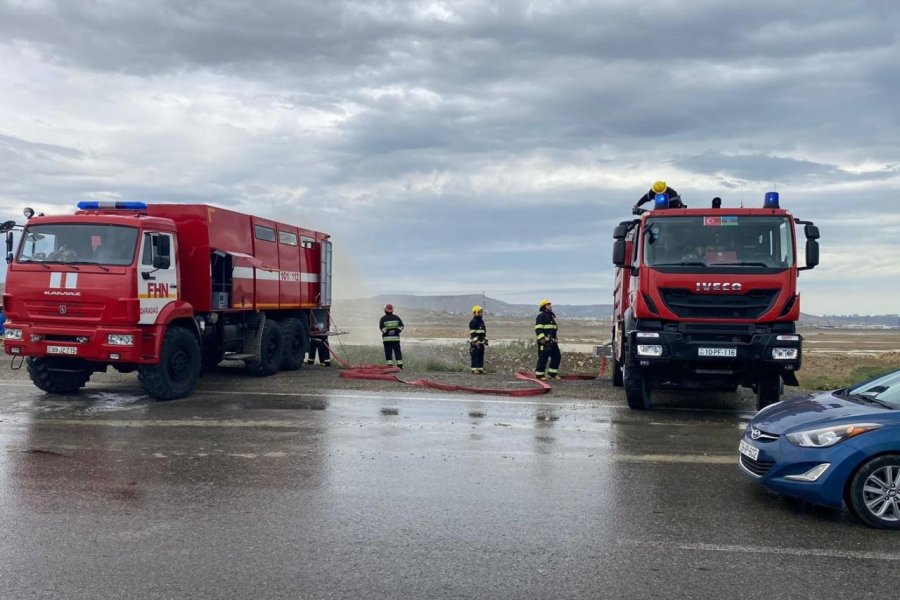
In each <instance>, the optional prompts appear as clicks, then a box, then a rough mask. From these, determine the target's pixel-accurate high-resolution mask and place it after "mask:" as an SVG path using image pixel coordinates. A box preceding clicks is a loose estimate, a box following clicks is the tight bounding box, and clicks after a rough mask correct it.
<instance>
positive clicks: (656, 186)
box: [651, 181, 669, 194]
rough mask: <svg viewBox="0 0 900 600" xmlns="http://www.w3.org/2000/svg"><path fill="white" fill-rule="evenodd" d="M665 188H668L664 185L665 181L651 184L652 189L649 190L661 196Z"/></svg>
mask: <svg viewBox="0 0 900 600" xmlns="http://www.w3.org/2000/svg"><path fill="white" fill-rule="evenodd" d="M667 187H669V186H667V185H666V182H665V181H657V182H656V183H654V184H653V188H651V189H652V190H653V191H654V192H656V193H657V194H662V193H663V192H664V191H666V188H667Z"/></svg>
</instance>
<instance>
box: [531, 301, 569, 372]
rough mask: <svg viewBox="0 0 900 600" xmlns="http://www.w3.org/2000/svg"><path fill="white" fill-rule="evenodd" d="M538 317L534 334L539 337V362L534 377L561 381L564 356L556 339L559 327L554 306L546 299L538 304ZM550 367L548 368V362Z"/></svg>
mask: <svg viewBox="0 0 900 600" xmlns="http://www.w3.org/2000/svg"><path fill="white" fill-rule="evenodd" d="M538 310H539V311H540V312H538V316H537V319H535V321H534V333H535V335H536V336H537V344H538V360H537V367H536V368H535V370H534V375H535V376H536V377H537V378H538V379H541V380H546V379H561V378H560V376H559V363H560V361H561V360H562V354H561V353H560V351H559V343H558V341H557V339H556V333H557V331H558V327H557V326H556V315H555V314H553V304H551V302H550V301H549V300H547V299H546V298H545V299H543V300H541V301H540V302H539V303H538ZM548 361H549V362H550V366H549V367H548V366H547V362H548Z"/></svg>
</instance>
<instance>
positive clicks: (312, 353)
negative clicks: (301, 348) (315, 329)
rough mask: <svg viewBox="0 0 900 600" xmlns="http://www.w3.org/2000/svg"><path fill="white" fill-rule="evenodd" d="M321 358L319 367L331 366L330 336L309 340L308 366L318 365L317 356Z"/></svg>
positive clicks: (317, 336)
mask: <svg viewBox="0 0 900 600" xmlns="http://www.w3.org/2000/svg"><path fill="white" fill-rule="evenodd" d="M317 355H318V357H319V366H321V367H330V366H331V353H330V352H329V351H328V336H327V335H321V336H319V335H316V336H312V337H310V338H309V352H308V353H307V354H306V364H308V365H314V364H316V356H317Z"/></svg>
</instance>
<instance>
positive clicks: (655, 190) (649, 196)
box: [631, 181, 684, 212]
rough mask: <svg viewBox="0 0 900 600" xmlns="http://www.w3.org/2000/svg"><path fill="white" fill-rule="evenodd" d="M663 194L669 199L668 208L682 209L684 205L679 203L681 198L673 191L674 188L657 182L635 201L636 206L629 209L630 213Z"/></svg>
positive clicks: (663, 182)
mask: <svg viewBox="0 0 900 600" xmlns="http://www.w3.org/2000/svg"><path fill="white" fill-rule="evenodd" d="M663 193H665V194H666V195H667V196H668V197H669V206H668V208H684V204H682V202H681V196H680V195H679V194H678V192H676V191H675V188H670V187H669V186H668V184H667V183H666V182H665V181H657V182H655V183H654V184H653V186H652V187H651V188H650V191H648V192H647V193H646V194H644V195H643V196H641V199H640V200H638V201H637V204H635V205H634V206H633V207H631V209H632V212H633V211H636V210H637V209H638V208H640V206H641V204H646V203H647V202H652V201H653V199H654V198H656V195H657V194H663Z"/></svg>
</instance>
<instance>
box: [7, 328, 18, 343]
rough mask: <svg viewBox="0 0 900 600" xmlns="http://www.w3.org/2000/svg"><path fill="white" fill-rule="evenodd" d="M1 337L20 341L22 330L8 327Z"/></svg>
mask: <svg viewBox="0 0 900 600" xmlns="http://www.w3.org/2000/svg"><path fill="white" fill-rule="evenodd" d="M3 339H6V340H14V341H17V342H20V341H22V330H21V329H9V328H7V329H6V331H5V332H4V333H3Z"/></svg>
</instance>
